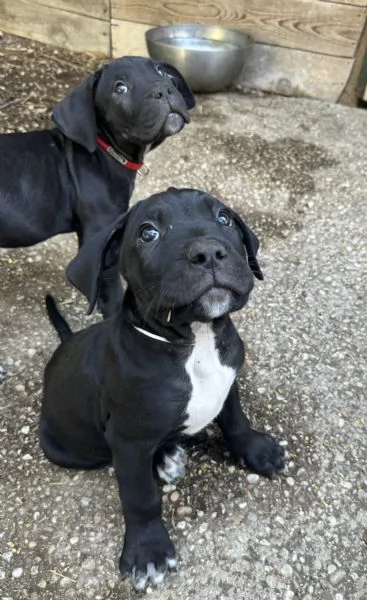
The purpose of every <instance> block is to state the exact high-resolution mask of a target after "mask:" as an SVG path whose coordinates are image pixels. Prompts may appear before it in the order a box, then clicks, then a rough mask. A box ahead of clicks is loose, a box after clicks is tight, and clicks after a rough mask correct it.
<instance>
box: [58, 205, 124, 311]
mask: <svg viewBox="0 0 367 600" xmlns="http://www.w3.org/2000/svg"><path fill="white" fill-rule="evenodd" d="M128 214H129V213H124V214H123V215H122V216H121V217H119V218H118V219H117V221H115V222H114V223H113V224H112V225H109V226H108V227H106V228H104V229H102V230H101V231H99V232H97V233H96V234H95V235H94V236H93V237H91V238H90V239H89V240H88V241H87V242H85V243H84V244H83V245H82V247H81V248H80V250H79V252H78V254H77V255H76V257H75V258H73V260H72V261H71V262H70V263H69V264H68V266H67V267H66V275H67V277H68V279H69V281H70V282H71V283H72V284H73V285H74V286H75V287H76V288H77V289H78V290H79V291H80V292H82V294H84V296H85V297H86V298H87V299H88V300H89V308H88V313H87V314H88V315H90V314H91V312H92V311H93V309H94V307H95V304H96V302H97V298H98V293H99V289H100V284H101V278H102V275H103V272H104V271H106V269H108V268H109V267H113V266H116V265H117V264H118V261H119V254H120V248H121V243H122V238H123V234H124V230H125V226H126V223H127V219H128Z"/></svg>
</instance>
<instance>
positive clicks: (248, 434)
mask: <svg viewBox="0 0 367 600" xmlns="http://www.w3.org/2000/svg"><path fill="white" fill-rule="evenodd" d="M216 420H217V423H218V425H219V427H220V428H221V430H222V433H223V436H224V439H225V440H226V442H227V444H228V446H229V448H230V450H231V451H232V452H233V454H234V455H235V456H237V457H238V458H240V459H242V460H243V461H244V462H245V464H246V465H247V466H248V467H249V468H250V469H251V470H252V471H255V473H259V474H260V475H265V477H272V476H273V475H274V474H275V473H277V472H279V471H281V470H282V469H284V466H285V463H284V449H283V448H282V446H280V444H278V442H277V441H276V440H275V439H274V438H273V437H271V436H270V435H267V434H266V433H261V432H260V431H255V430H254V429H251V426H250V423H249V420H248V419H247V417H246V416H245V415H244V413H243V411H242V408H241V404H240V399H239V393H238V386H237V383H236V382H235V383H234V384H233V386H232V388H231V390H230V392H229V394H228V397H227V399H226V401H225V403H224V406H223V409H222V411H221V412H220V414H219V415H218V417H217V419H216Z"/></svg>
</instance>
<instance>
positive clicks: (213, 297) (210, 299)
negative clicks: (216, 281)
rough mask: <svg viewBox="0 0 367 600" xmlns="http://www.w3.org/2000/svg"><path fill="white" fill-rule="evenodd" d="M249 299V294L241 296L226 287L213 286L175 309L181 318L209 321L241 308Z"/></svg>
mask: <svg viewBox="0 0 367 600" xmlns="http://www.w3.org/2000/svg"><path fill="white" fill-rule="evenodd" d="M247 300H248V294H246V295H244V296H239V295H238V294H235V293H234V292H232V291H231V290H228V289H226V288H218V287H213V288H211V289H210V290H208V291H207V292H205V293H204V294H203V295H202V296H200V297H199V298H198V299H197V300H194V301H193V302H191V303H190V304H188V305H187V306H184V307H181V308H179V309H178V310H177V311H176V310H175V315H176V314H177V316H179V318H180V319H181V320H184V319H186V320H187V321H201V322H204V323H205V322H208V321H212V320H213V319H218V318H219V317H223V316H224V315H227V314H229V313H232V312H235V311H236V310H240V308H242V307H243V306H244V305H245V304H246V302H247Z"/></svg>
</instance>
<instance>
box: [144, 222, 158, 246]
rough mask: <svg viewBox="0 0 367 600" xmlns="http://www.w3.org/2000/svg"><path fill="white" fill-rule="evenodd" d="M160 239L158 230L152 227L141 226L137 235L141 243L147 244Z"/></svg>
mask: <svg viewBox="0 0 367 600" xmlns="http://www.w3.org/2000/svg"><path fill="white" fill-rule="evenodd" d="M160 237H161V234H160V233H159V231H158V229H157V228H156V227H154V225H149V224H148V225H142V227H141V229H140V234H139V238H140V240H141V241H142V242H144V243H145V244H148V243H149V242H155V241H156V240H158V239H159V238H160Z"/></svg>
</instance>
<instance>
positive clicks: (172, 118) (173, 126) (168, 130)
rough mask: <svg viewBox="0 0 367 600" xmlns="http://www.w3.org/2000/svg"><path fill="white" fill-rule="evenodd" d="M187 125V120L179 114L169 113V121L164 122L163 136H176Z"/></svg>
mask: <svg viewBox="0 0 367 600" xmlns="http://www.w3.org/2000/svg"><path fill="white" fill-rule="evenodd" d="M184 125H185V119H184V118H183V117H182V116H181V115H179V114H178V113H173V112H171V113H169V115H168V117H167V119H166V120H165V122H164V125H163V128H162V134H163V136H164V137H169V136H170V135H175V134H176V133H179V132H180V131H181V129H182V128H183V127H184Z"/></svg>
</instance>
